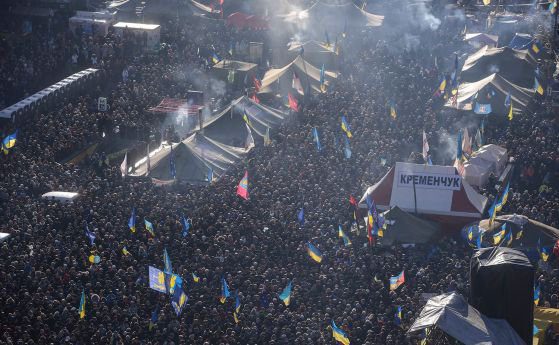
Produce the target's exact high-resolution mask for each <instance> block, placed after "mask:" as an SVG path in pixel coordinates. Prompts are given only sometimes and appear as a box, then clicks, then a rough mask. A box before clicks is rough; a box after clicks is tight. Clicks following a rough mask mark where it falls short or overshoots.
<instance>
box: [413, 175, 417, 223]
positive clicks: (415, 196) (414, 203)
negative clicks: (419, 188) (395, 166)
mask: <svg viewBox="0 0 559 345" xmlns="http://www.w3.org/2000/svg"><path fill="white" fill-rule="evenodd" d="M413 177H415V176H413ZM413 206H414V209H415V214H416V215H417V193H416V192H415V179H413Z"/></svg>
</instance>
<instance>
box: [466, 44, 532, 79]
mask: <svg viewBox="0 0 559 345" xmlns="http://www.w3.org/2000/svg"><path fill="white" fill-rule="evenodd" d="M536 67H537V63H536V60H534V58H533V57H532V55H530V54H529V53H528V52H527V51H525V50H515V49H511V48H509V47H502V48H490V47H489V46H484V47H482V48H481V49H480V50H478V51H477V52H475V53H473V54H472V55H470V56H468V58H467V59H466V61H465V62H464V66H463V67H462V73H461V74H460V78H461V80H462V81H465V82H475V81H478V80H480V79H483V78H485V77H487V76H488V75H490V74H493V73H499V75H501V76H502V77H504V78H506V79H507V80H509V81H510V82H511V83H514V84H516V85H519V86H522V87H525V88H530V87H532V86H533V85H534V71H535V70H536Z"/></svg>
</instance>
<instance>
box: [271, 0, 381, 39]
mask: <svg viewBox="0 0 559 345" xmlns="http://www.w3.org/2000/svg"><path fill="white" fill-rule="evenodd" d="M281 17H283V18H284V20H285V21H287V22H292V23H293V22H298V21H301V20H307V21H309V23H310V24H311V26H310V27H313V28H318V29H320V30H327V31H329V32H331V33H334V34H336V33H341V32H342V31H343V30H344V26H346V25H347V26H352V27H363V26H366V27H375V26H381V25H382V22H383V20H384V16H379V15H376V14H372V13H369V12H366V11H364V10H362V9H360V8H359V7H358V6H357V5H355V4H354V3H353V2H352V1H349V0H341V1H336V2H335V3H334V2H327V1H325V0H319V1H317V2H316V3H315V4H314V5H312V6H311V7H309V8H308V9H306V10H304V11H300V12H292V13H289V14H287V15H283V16H281ZM340 18H345V19H346V20H345V21H343V20H340Z"/></svg>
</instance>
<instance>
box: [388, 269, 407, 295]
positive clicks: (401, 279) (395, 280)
mask: <svg viewBox="0 0 559 345" xmlns="http://www.w3.org/2000/svg"><path fill="white" fill-rule="evenodd" d="M405 282H406V277H405V275H404V271H403V270H402V272H400V274H398V275H397V276H395V277H390V291H393V290H396V289H397V288H398V287H399V286H400V285H402V284H404V283H405Z"/></svg>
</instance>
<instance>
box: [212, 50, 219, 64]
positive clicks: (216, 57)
mask: <svg viewBox="0 0 559 345" xmlns="http://www.w3.org/2000/svg"><path fill="white" fill-rule="evenodd" d="M220 61H221V57H220V56H219V55H217V53H216V52H213V53H212V62H213V63H214V64H216V63H218V62H220Z"/></svg>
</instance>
